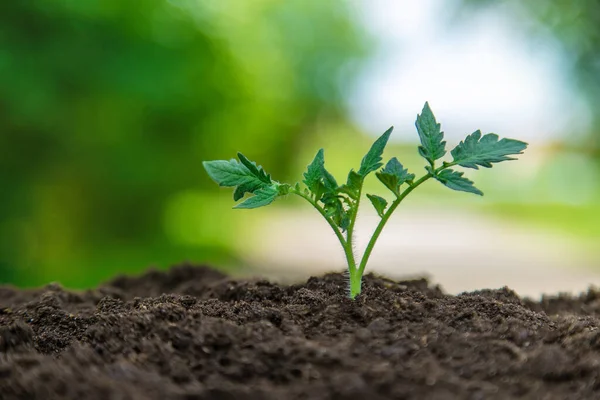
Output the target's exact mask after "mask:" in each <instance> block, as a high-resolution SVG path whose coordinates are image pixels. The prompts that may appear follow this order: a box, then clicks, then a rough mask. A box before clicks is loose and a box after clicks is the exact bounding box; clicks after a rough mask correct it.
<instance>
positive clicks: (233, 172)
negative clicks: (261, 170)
mask: <svg viewBox="0 0 600 400" xmlns="http://www.w3.org/2000/svg"><path fill="white" fill-rule="evenodd" d="M202 165H203V166H204V169H205V170H206V172H207V173H208V176H210V177H211V178H212V180H214V181H215V182H216V183H218V184H219V186H226V187H234V186H246V187H256V188H258V187H261V186H263V185H266V184H270V183H271V178H270V177H269V176H268V175H261V176H260V177H259V176H257V175H255V174H254V173H253V172H252V171H250V170H249V169H248V168H247V167H246V166H245V165H244V164H241V163H240V162H238V161H237V160H235V159H231V160H229V161H226V160H215V161H204V162H203V163H202ZM259 175H260V174H259Z"/></svg>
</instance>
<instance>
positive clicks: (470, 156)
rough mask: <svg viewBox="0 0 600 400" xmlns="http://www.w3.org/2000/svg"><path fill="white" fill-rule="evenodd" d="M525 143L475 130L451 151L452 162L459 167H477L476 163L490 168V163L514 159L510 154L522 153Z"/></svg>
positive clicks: (525, 146)
mask: <svg viewBox="0 0 600 400" xmlns="http://www.w3.org/2000/svg"><path fill="white" fill-rule="evenodd" d="M526 148H527V143H525V142H521V141H519V140H514V139H506V138H504V139H502V140H498V135H496V134H495V133H488V134H487V135H484V136H483V137H482V136H481V131H480V130H477V131H475V132H473V133H472V134H470V135H469V136H467V137H466V139H465V140H464V141H462V142H460V143H459V144H458V146H456V147H455V148H454V149H452V151H451V152H450V153H451V154H452V157H453V158H454V160H453V163H454V164H458V165H460V166H461V167H466V168H474V169H478V167H477V166H478V165H480V166H482V167H486V168H491V167H492V163H497V162H502V161H509V160H515V158H512V157H508V156H509V155H511V154H523V150H525V149H526Z"/></svg>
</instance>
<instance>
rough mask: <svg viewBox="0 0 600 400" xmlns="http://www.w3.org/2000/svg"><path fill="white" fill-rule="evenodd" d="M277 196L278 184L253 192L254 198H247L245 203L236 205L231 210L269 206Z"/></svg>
mask: <svg viewBox="0 0 600 400" xmlns="http://www.w3.org/2000/svg"><path fill="white" fill-rule="evenodd" d="M277 196H279V184H276V183H275V184H272V185H270V186H265V187H263V188H261V189H258V190H257V191H256V192H254V196H252V197H249V198H247V199H246V200H245V201H243V202H241V203H240V204H238V205H236V206H235V207H233V208H246V209H248V208H258V207H262V206H266V205H269V204H271V203H272V202H273V201H274V200H275V199H276V198H277Z"/></svg>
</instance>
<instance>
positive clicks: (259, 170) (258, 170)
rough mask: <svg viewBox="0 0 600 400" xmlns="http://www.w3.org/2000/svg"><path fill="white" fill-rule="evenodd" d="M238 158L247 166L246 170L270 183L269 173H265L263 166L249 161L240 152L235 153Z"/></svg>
mask: <svg viewBox="0 0 600 400" xmlns="http://www.w3.org/2000/svg"><path fill="white" fill-rule="evenodd" d="M237 156H238V158H239V159H240V161H241V162H242V164H243V165H244V166H245V167H246V168H248V170H249V171H250V172H251V173H252V175H254V176H256V177H257V178H258V179H260V180H261V181H262V182H264V183H266V184H270V183H271V175H269V174H267V173H266V172H265V171H264V170H263V167H261V166H260V165H257V164H256V163H255V162H254V161H250V160H248V159H247V158H246V156H244V155H243V154H242V153H237Z"/></svg>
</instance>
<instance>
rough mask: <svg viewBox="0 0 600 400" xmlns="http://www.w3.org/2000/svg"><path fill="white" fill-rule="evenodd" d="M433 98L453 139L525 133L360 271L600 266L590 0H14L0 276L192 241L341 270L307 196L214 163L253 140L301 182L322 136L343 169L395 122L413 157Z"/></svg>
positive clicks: (261, 269) (541, 272)
mask: <svg viewBox="0 0 600 400" xmlns="http://www.w3.org/2000/svg"><path fill="white" fill-rule="evenodd" d="M425 101H429V103H430V105H431V107H432V109H433V111H434V113H435V114H436V117H437V118H438V121H440V122H441V123H442V129H443V130H444V132H445V134H446V138H447V140H448V143H449V146H454V145H455V144H456V143H458V141H459V140H460V139H462V138H463V137H464V136H465V135H467V134H469V133H471V132H473V131H474V130H476V129H481V130H482V131H484V132H495V133H498V134H499V135H500V136H505V137H512V138H516V139H521V140H525V141H528V142H529V143H530V146H529V149H528V150H527V152H526V154H524V155H523V156H521V157H520V160H519V161H516V162H510V163H501V164H498V165H497V166H495V167H494V168H493V169H491V170H485V171H469V173H468V175H469V177H470V178H472V179H473V180H474V181H475V182H476V185H477V186H478V187H479V188H480V189H482V190H483V191H484V193H485V196H484V197H482V198H480V197H478V196H473V195H470V194H465V193H459V192H451V191H449V190H448V189H446V188H444V187H441V185H439V184H436V183H435V182H428V183H427V184H426V185H425V186H424V187H422V188H419V190H417V191H415V193H414V194H411V196H409V197H408V198H407V200H406V203H405V204H403V206H402V207H400V208H399V210H398V211H397V213H396V215H394V217H393V218H392V221H391V223H390V224H389V225H388V226H387V227H386V229H385V230H384V232H383V234H382V236H381V239H380V242H379V243H378V245H377V247H376V248H375V251H374V253H373V257H372V260H371V263H370V265H369V267H368V268H369V270H372V271H377V272H379V273H384V274H386V275H389V276H392V277H402V276H423V275H425V276H429V277H430V279H432V280H433V281H434V282H436V283H440V284H441V285H442V286H443V287H444V288H445V289H446V290H448V291H450V292H458V291H461V290H472V289H477V288H483V287H500V286H504V285H509V286H510V287H512V288H514V289H516V290H517V291H518V292H519V293H522V294H528V295H538V294H540V293H542V292H548V293H552V292H558V291H573V290H583V289H585V288H586V287H587V286H588V285H590V284H599V283H600V247H599V246H598V239H599V238H600V208H599V207H598V205H599V204H600V179H599V177H600V175H599V174H600V158H599V156H600V132H599V131H598V128H597V127H598V126H600V125H599V123H600V112H599V111H598V110H599V108H598V107H599V105H600V3H598V2H596V1H591V0H580V1H563V0H531V1H528V2H520V1H516V0H505V1H491V0H462V1H459V0H447V1H442V0H423V1H419V2H414V1H408V0H406V1H398V0H349V1H320V0H286V1H283V0H253V1H242V0H202V1H201V0H170V1H168V0H147V1H143V2H140V1H137V0H102V1H80V0H39V1H35V2H33V1H4V2H0V191H1V192H0V282H1V283H12V284H16V285H19V286H35V285H41V284H45V283H47V282H50V281H58V282H61V283H62V284H64V285H65V286H68V287H73V288H85V287H90V286H93V285H95V284H97V283H98V282H100V281H103V280H106V279H109V278H110V277H112V276H114V275H115V274H118V273H131V274H134V273H140V272H142V271H144V270H146V269H147V268H148V267H150V266H156V267H158V268H167V267H168V266H170V265H172V264H175V263H180V262H183V261H192V262H195V263H206V264H209V265H213V266H215V267H218V268H221V269H227V270H230V271H234V272H237V273H244V274H249V273H250V274H262V275H266V276H269V277H272V278H274V279H280V280H293V279H299V278H302V277H306V276H308V275H310V274H318V273H322V272H324V271H329V270H341V269H342V268H343V267H344V257H343V253H342V251H341V248H339V244H338V243H336V239H335V236H334V235H333V234H332V233H331V232H330V231H329V227H328V226H327V224H326V223H325V222H324V221H321V219H320V218H321V217H320V216H319V215H318V214H317V213H316V212H315V211H314V210H311V209H310V207H309V206H308V205H307V204H303V203H301V202H299V201H297V200H296V199H291V198H290V199H280V200H277V201H276V203H275V204H274V205H272V206H269V207H268V208H263V209H257V210H251V211H240V210H232V209H231V207H232V205H233V200H232V193H231V191H230V190H225V189H220V188H218V187H217V186H216V185H215V184H214V183H213V182H212V181H210V179H209V178H208V177H207V176H206V174H205V173H204V171H203V168H202V164H201V162H202V160H210V159H228V158H231V157H232V156H234V155H235V153H236V152H237V151H243V152H244V154H246V155H247V156H248V157H249V158H251V159H253V160H256V161H258V162H259V163H260V164H262V165H263V166H264V167H265V169H266V170H267V171H268V172H270V173H271V174H272V175H273V177H274V178H275V179H277V180H280V181H286V182H290V183H294V182H296V181H298V180H300V178H301V174H302V172H303V170H304V168H305V167H306V164H307V163H308V162H309V161H310V160H311V159H312V157H313V156H314V153H315V152H316V151H317V150H318V149H319V148H321V147H323V148H325V157H326V164H327V166H328V169H330V170H331V171H332V172H333V173H334V174H335V175H336V176H338V177H340V179H341V178H342V177H344V176H345V175H346V174H347V171H348V170H349V169H350V168H356V167H358V165H359V163H360V159H361V157H362V155H363V154H364V153H365V152H366V150H367V149H368V147H369V145H370V143H371V142H372V140H373V139H374V137H376V136H377V135H380V134H381V133H383V131H385V130H386V129H387V128H388V127H389V126H391V125H394V126H395V131H394V133H393V136H392V142H391V144H390V146H389V147H388V150H387V151H386V153H385V156H386V158H389V157H391V156H397V157H398V158H399V159H400V160H401V161H402V162H403V163H404V164H405V165H406V166H407V167H409V169H410V170H411V171H412V172H415V173H417V174H419V173H421V171H423V166H424V164H423V160H422V159H420V157H419V156H418V154H417V151H416V144H417V135H416V131H415V129H414V119H415V116H416V114H417V113H418V112H420V110H421V107H422V106H423V103H424V102H425ZM379 186H380V184H379V183H378V182H377V181H376V180H373V181H370V182H369V183H368V184H367V187H368V188H369V189H370V190H372V191H379V192H378V193H380V194H381V193H385V189H383V190H381V189H380V188H379ZM369 207H370V205H369V204H368V203H367V202H365V203H363V210H362V211H361V214H360V215H359V222H358V229H359V230H358V244H357V248H356V251H357V252H360V251H361V249H362V248H364V246H365V244H366V241H367V239H368V237H369V235H370V231H371V230H372V229H373V228H374V226H375V224H376V223H377V218H378V217H377V216H376V214H375V212H374V210H371V209H370V208H369Z"/></svg>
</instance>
